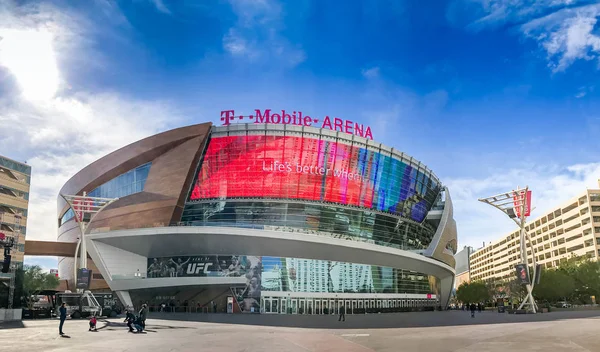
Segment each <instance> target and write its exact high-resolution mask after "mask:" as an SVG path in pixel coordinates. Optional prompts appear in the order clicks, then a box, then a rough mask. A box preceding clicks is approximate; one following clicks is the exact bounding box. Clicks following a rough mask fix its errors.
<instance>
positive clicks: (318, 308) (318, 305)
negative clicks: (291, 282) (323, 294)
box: [315, 299, 321, 314]
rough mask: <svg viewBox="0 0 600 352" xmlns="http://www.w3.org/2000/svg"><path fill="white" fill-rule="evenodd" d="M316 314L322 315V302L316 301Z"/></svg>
mask: <svg viewBox="0 0 600 352" xmlns="http://www.w3.org/2000/svg"><path fill="white" fill-rule="evenodd" d="M315 314H321V300H320V299H315Z"/></svg>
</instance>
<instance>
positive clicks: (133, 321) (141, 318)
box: [125, 303, 148, 332]
mask: <svg viewBox="0 0 600 352" xmlns="http://www.w3.org/2000/svg"><path fill="white" fill-rule="evenodd" d="M147 315H148V305H147V304H145V303H144V304H142V308H141V309H140V311H139V312H138V315H137V316H135V315H134V314H133V312H132V309H127V314H126V316H125V322H126V323H127V327H128V328H129V332H135V331H137V332H142V331H144V330H145V329H146V317H147ZM134 327H135V331H134V329H133V328H134Z"/></svg>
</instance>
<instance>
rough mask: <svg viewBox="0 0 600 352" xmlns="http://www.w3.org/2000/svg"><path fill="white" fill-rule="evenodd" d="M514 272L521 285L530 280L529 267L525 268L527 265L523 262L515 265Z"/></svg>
mask: <svg viewBox="0 0 600 352" xmlns="http://www.w3.org/2000/svg"><path fill="white" fill-rule="evenodd" d="M515 273H516V275H517V280H518V281H519V282H520V283H521V284H522V285H527V284H529V283H530V282H531V281H530V280H529V269H528V268H527V265H525V264H517V265H515Z"/></svg>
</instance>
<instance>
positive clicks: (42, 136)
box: [0, 7, 181, 240]
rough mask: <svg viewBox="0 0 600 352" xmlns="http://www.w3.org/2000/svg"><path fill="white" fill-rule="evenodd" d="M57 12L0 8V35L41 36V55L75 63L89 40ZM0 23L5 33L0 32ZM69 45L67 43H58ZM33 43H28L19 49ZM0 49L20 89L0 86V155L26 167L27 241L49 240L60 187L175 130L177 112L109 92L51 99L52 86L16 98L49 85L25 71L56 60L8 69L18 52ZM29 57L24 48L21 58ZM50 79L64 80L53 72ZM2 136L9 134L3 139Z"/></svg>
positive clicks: (2, 63) (2, 66) (1, 65)
mask: <svg viewBox="0 0 600 352" xmlns="http://www.w3.org/2000/svg"><path fill="white" fill-rule="evenodd" d="M55 13H57V11H56V10H54V9H51V8H46V9H44V8H17V7H5V8H0V24H1V25H0V36H1V35H2V34H3V33H9V34H10V35H15V34H16V35H15V36H16V37H17V38H23V34H24V35H25V37H27V36H28V35H32V36H36V35H40V33H44V34H42V35H43V37H42V39H43V40H45V42H44V43H43V45H44V46H46V45H48V46H47V47H46V48H45V50H50V51H51V52H52V54H53V55H54V56H56V58H57V59H58V58H61V57H62V56H65V55H83V56H82V57H81V59H85V55H89V52H87V51H85V50H75V49H77V47H78V45H84V44H85V43H86V42H84V41H88V40H90V39H89V38H85V39H84V38H82V37H81V36H79V35H78V33H82V31H83V30H82V29H81V28H78V27H76V26H78V25H80V24H81V23H83V22H82V21H70V20H68V18H67V17H64V15H63V16H58V15H57V16H55V15H52V14H55ZM40 18H42V19H43V20H40ZM4 24H6V25H7V27H2V25H4ZM44 31H47V33H48V34H47V35H46V34H45V32H44ZM49 38H50V39H49ZM67 39H68V41H69V44H68V45H63V44H64V43H65V41H66V40H67ZM78 39H81V41H79V40H78ZM48 40H49V41H50V42H47V41H48ZM0 43H1V42H0ZM36 43H37V41H36V40H33V41H32V42H31V43H21V45H25V46H27V45H30V44H36ZM48 48H49V49H48ZM1 50H9V51H8V52H7V51H4V52H3V53H2V54H3V56H2V58H1V59H0V70H5V71H6V73H7V76H8V77H13V78H14V79H15V81H16V82H17V83H18V85H16V86H4V87H2V88H3V89H4V90H5V91H6V92H8V94H5V95H4V96H2V97H0V129H1V130H2V131H3V133H2V134H1V135H0V150H1V151H2V154H5V155H7V156H9V157H13V158H17V159H21V160H23V159H25V160H27V161H28V163H29V164H30V165H31V166H32V178H31V190H30V197H29V200H30V204H29V207H30V208H29V216H28V223H27V227H28V230H27V236H28V238H30V239H41V240H55V239H56V230H57V214H56V199H57V196H58V191H59V190H60V188H61V187H62V185H63V184H64V183H65V182H66V181H67V180H68V179H69V178H70V177H71V176H73V175H74V174H75V173H76V172H77V171H79V170H80V169H81V168H83V167H85V166H86V165H88V164H89V163H91V162H93V161H94V160H96V159H98V158H100V157H102V156H103V155H105V154H107V153H109V152H111V151H113V150H115V149H118V148H120V147H122V146H124V145H126V144H129V143H131V142H134V141H136V140H139V139H141V138H144V137H146V136H149V135H151V134H154V133H156V132H158V131H161V130H164V129H166V128H167V127H168V126H174V125H177V123H178V122H179V121H180V116H181V114H180V112H179V111H178V110H177V109H175V108H173V107H172V106H171V105H170V104H169V103H168V102H161V101H144V100H140V99H135V98H130V97H127V96H123V95H120V94H118V93H115V92H71V94H70V95H68V96H67V95H65V94H62V95H61V94H60V92H58V94H57V93H56V89H55V88H56V87H55V86H54V85H52V89H49V88H48V89H47V90H44V93H45V94H43V98H44V99H33V100H32V99H27V98H28V97H30V96H31V95H29V94H21V93H26V92H27V91H28V90H29V89H31V87H35V86H36V85H37V84H40V83H44V85H45V84H46V83H47V82H46V78H44V79H43V80H42V79H40V78H36V77H35V76H28V72H31V71H32V70H34V69H35V68H36V67H38V65H40V62H39V61H51V60H50V59H52V60H54V58H50V59H49V56H45V57H40V58H37V60H38V61H36V60H35V59H32V60H24V61H23V62H22V63H19V64H14V63H13V61H11V59H9V60H8V61H7V60H6V57H9V58H11V57H13V56H14V55H17V54H19V53H20V50H22V47H19V46H14V45H13V46H8V49H7V47H3V48H2V49H1ZM15 51H16V52H17V54H15ZM29 51H30V48H27V47H26V49H25V52H29ZM79 53H80V54H79ZM11 55H12V56H11ZM17 56H18V55H17ZM88 59H91V58H88ZM44 65H45V66H44ZM42 66H43V67H52V68H53V69H54V68H55V66H56V65H55V63H53V62H51V64H48V63H44V64H42ZM52 75H53V77H59V78H60V77H62V75H61V73H60V72H59V71H58V69H57V71H56V73H53V74H52ZM23 77H25V78H23ZM8 82H9V81H8V80H5V81H4V82H3V83H4V84H8ZM67 83H68V82H65V84H67ZM13 92H14V94H13ZM38 97H39V96H38ZM7 130H8V131H10V133H6V132H5V131H7Z"/></svg>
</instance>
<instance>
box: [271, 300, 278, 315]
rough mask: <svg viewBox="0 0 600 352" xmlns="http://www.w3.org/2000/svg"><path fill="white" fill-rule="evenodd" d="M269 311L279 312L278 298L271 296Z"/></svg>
mask: <svg viewBox="0 0 600 352" xmlns="http://www.w3.org/2000/svg"><path fill="white" fill-rule="evenodd" d="M271 313H279V298H278V297H273V298H271Z"/></svg>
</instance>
